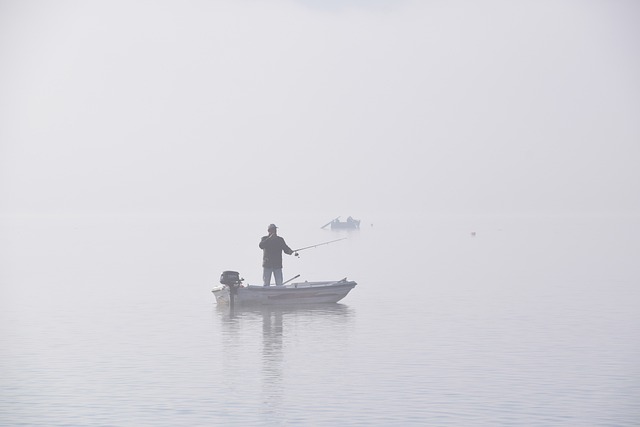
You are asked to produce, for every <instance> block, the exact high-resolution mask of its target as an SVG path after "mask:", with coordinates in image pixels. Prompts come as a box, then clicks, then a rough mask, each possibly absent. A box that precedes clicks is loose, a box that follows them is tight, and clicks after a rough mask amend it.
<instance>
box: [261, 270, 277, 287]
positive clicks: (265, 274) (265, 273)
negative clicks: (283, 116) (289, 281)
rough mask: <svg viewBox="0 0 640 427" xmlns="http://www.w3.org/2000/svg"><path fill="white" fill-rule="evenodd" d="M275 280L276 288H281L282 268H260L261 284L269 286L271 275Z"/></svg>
mask: <svg viewBox="0 0 640 427" xmlns="http://www.w3.org/2000/svg"><path fill="white" fill-rule="evenodd" d="M272 273H273V277H274V278H275V279H276V286H282V268H268V267H263V268H262V284H263V285H264V286H271V274H272Z"/></svg>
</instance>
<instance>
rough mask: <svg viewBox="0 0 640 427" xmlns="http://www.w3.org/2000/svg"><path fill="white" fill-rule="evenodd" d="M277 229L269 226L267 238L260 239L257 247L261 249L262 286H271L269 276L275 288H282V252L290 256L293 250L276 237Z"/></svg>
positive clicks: (280, 238)
mask: <svg viewBox="0 0 640 427" xmlns="http://www.w3.org/2000/svg"><path fill="white" fill-rule="evenodd" d="M277 228H278V227H276V226H275V225H274V224H269V228H267V231H268V232H269V235H268V236H264V237H262V239H261V240H260V244H259V245H258V246H259V247H260V249H262V281H263V285H264V286H270V285H271V274H272V273H273V276H274V277H275V279H276V286H282V252H284V253H285V254H287V255H291V254H292V253H293V250H292V249H291V248H290V247H289V246H287V244H286V243H285V241H284V239H283V238H282V237H280V236H278V235H277V232H276V230H277Z"/></svg>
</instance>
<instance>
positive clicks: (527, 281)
mask: <svg viewBox="0 0 640 427" xmlns="http://www.w3.org/2000/svg"><path fill="white" fill-rule="evenodd" d="M329 219H331V217H329V218H324V217H321V218H305V217H303V216H298V217H291V218H255V217H251V216H250V215H247V216H245V217H242V218H193V217H189V218H158V217H153V218H144V217H108V216H105V217H78V218H46V219H43V218H30V219H24V218H23V219H16V218H4V219H2V220H1V221H0V292H1V293H0V297H1V300H0V345H1V347H0V374H1V383H0V424H2V425H16V426H17V425H25V426H63V425H64V426H141V425H144V426H177V425H184V426H212V425H238V426H241V425H242V426H246V425H265V426H273V425H292V426H299V425H326V426H336V425H340V426H356V425H360V426H371V425H376V426H377V425H381V426H385V425H402V426H407V425H420V426H422V425H451V426H461V425H464V426H476V425H478V426H486V425H488V426H494V425H522V426H536V425H539V426H550V425H553V426H559V425H562V426H565V425H567V426H631V425H640V421H639V420H640V398H639V397H638V396H640V339H639V338H640V309H639V307H640V291H639V286H640V262H638V260H639V259H640V257H639V255H640V220H639V219H638V218H635V219H634V218H631V219H630V218H626V219H625V218H542V217H537V218H447V219H442V218H440V219H421V220H411V221H407V222H402V221H399V220H397V219H394V218H376V220H375V221H372V220H369V219H367V218H362V219H363V228H362V229H361V230H360V231H359V232H351V233H349V232H332V231H330V230H321V229H320V226H321V225H322V224H324V223H325V222H326V221H328V220H329ZM270 222H276V223H277V224H278V225H279V226H280V234H281V235H282V236H283V237H284V238H285V239H286V240H287V242H288V243H289V244H290V246H292V247H294V248H298V247H304V246H309V245H313V244H316V243H321V242H325V241H328V240H332V239H336V238H339V237H345V236H346V237H348V239H346V240H344V241H341V242H336V243H333V244H330V245H325V246H321V247H318V248H313V249H309V250H305V251H302V252H300V255H301V257H300V258H299V259H296V258H293V257H285V274H284V275H285V279H288V278H290V277H293V276H294V275H296V274H300V275H301V277H300V279H303V280H304V279H307V280H325V279H326V280H331V279H340V278H342V277H345V276H346V277H348V278H349V279H353V280H356V281H357V282H358V283H359V285H358V286H357V287H356V288H355V289H354V290H353V291H352V292H351V293H350V294H349V295H348V296H347V298H346V299H344V300H343V301H342V302H341V303H339V304H336V305H329V306H313V307H303V308H288V309H271V310H257V309H256V310H236V311H235V312H233V313H231V312H230V311H229V309H228V308H226V307H218V306H217V305H216V304H215V299H214V297H213V295H212V294H211V292H210V290H211V288H212V287H213V286H215V285H216V284H217V281H218V278H219V275H220V273H221V272H222V271H223V270H237V271H240V273H241V274H242V276H243V277H244V278H245V281H246V282H249V283H258V282H259V280H260V274H261V272H260V257H261V253H260V250H259V249H258V247H257V244H258V241H259V238H260V236H262V235H263V233H264V231H265V230H264V228H265V227H266V225H267V224H268V223H270ZM371 222H373V226H372V225H371ZM472 232H475V233H476V235H475V236H472V235H471V233H472Z"/></svg>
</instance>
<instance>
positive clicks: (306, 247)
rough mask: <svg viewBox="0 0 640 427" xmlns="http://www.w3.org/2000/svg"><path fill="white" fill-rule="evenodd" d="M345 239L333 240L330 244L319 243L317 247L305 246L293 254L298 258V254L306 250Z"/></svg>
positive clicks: (326, 243)
mask: <svg viewBox="0 0 640 427" xmlns="http://www.w3.org/2000/svg"><path fill="white" fill-rule="evenodd" d="M345 239H346V237H343V238H342V239H336V240H331V241H329V242H324V243H318V244H317V245H311V246H305V247H304V248H300V249H294V251H293V253H294V255H295V256H298V252H299V251H304V250H305V249H311V248H316V247H318V246H322V245H328V244H329V243H333V242H339V241H340V240H345Z"/></svg>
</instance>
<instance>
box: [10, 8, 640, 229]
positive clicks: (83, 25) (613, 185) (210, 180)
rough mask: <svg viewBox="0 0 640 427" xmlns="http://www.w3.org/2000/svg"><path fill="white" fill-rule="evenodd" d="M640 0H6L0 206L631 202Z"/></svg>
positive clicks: (230, 208)
mask: <svg viewBox="0 0 640 427" xmlns="http://www.w3.org/2000/svg"><path fill="white" fill-rule="evenodd" d="M639 18H640V4H638V3H637V2H635V1H616V2H611V1H541V2H540V1H522V2H509V1H488V2H468V1H453V2H442V1H393V2H392V1H389V2H387V1H382V0H379V1H375V2H366V1H345V2H338V1H331V2H326V1H315V0H305V1H293V0H292V1H271V2H258V1H218V2H207V1H180V2H177V1H137V2H131V1H92V2H80V1H57V2H46V1H8V0H5V1H2V2H0V63H1V64H2V66H0V93H1V94H2V95H1V96H0V213H2V214H4V215H51V214H68V213H74V214H96V213H100V214H105V213H106V214H198V215H199V214H202V215H207V214H208V213H211V212H218V213H220V212H228V213H234V212H240V211H255V212H264V213H265V214H267V215H271V216H269V218H268V219H265V221H266V222H265V224H266V223H267V222H270V221H272V220H276V219H277V215H278V214H279V213H282V212H299V213H302V214H304V213H308V212H316V213H317V212H323V213H324V212H326V213H331V215H329V216H328V217H327V218H326V219H327V220H329V219H330V218H332V217H333V216H335V215H333V214H344V215H348V214H352V215H356V216H367V215H368V216H369V217H371V216H374V215H375V214H376V213H382V212H392V213H399V214H407V215H409V214H412V215H413V214H416V215H428V214H507V215H509V214H535V215H539V214H545V215H546V214H559V215H564V214H576V213H580V214H603V213H604V214H624V215H637V214H638V213H640V179H639V178H640V172H639V169H638V160H639V155H640V144H639V141H640V120H638V119H639V118H640V79H639V78H638V76H640V26H638V22H640V21H639ZM274 217H275V218H274ZM323 218H324V217H323Z"/></svg>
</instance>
